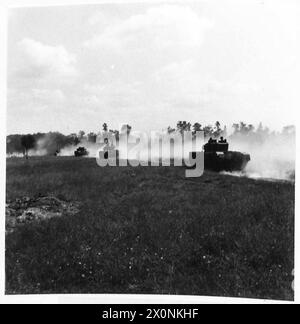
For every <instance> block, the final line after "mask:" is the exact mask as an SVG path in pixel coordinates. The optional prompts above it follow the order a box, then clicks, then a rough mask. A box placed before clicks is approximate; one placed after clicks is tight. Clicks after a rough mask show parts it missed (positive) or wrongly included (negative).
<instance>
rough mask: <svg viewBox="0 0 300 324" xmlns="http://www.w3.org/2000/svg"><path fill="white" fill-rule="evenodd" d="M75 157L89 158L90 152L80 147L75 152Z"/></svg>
mask: <svg viewBox="0 0 300 324" xmlns="http://www.w3.org/2000/svg"><path fill="white" fill-rule="evenodd" d="M74 155H75V156H76V157H80V156H87V155H89V152H88V151H87V149H86V148H85V147H83V146H81V147H78V149H77V150H76V151H75V152H74Z"/></svg>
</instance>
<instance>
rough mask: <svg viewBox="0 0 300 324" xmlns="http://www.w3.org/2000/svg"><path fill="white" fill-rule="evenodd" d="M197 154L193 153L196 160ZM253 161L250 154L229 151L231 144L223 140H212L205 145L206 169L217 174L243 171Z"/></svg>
mask: <svg viewBox="0 0 300 324" xmlns="http://www.w3.org/2000/svg"><path fill="white" fill-rule="evenodd" d="M196 154H197V152H192V157H193V159H195V157H196ZM250 160H251V158H250V155H249V154H245V153H241V152H234V151H229V143H228V142H227V141H226V140H225V139H223V138H221V139H220V140H219V141H217V140H213V139H210V140H209V142H208V143H206V144H205V145H204V169H205V170H211V171H216V172H221V171H228V172H234V171H243V170H244V169H245V168H246V166H247V164H248V162H249V161H250Z"/></svg>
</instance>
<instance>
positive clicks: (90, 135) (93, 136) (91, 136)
mask: <svg viewBox="0 0 300 324" xmlns="http://www.w3.org/2000/svg"><path fill="white" fill-rule="evenodd" d="M87 138H88V142H90V143H96V140H97V135H96V134H95V133H93V132H90V133H88V135H87Z"/></svg>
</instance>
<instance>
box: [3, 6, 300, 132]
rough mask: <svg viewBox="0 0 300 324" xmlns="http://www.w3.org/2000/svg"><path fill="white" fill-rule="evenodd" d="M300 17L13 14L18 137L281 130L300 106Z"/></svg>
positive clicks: (210, 12) (218, 10) (57, 10)
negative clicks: (218, 127)
mask: <svg viewBox="0 0 300 324" xmlns="http://www.w3.org/2000/svg"><path fill="white" fill-rule="evenodd" d="M299 17H300V2H299V1H292V0H291V1H289V0H282V1H279V0H278V1H277V0H273V1H263V0H259V1H258V0H253V1H250V0H249V1H245V2H241V1H239V2H232V1H225V0H222V1H217V2H216V1H211V2H209V1H194V2H188V1H186V2H185V3H184V4H183V3H182V2H178V3H176V2H167V3H164V2H161V3H159V2H155V3H152V4H150V3H141V2H139V3H127V4H126V3H125V2H124V3H122V4H120V3H119V4H112V3H110V4H109V3H108V4H101V5H100V4H99V5H82V6H58V7H34V8H29V7H28V8H24V7H23V8H15V9H10V11H9V19H8V52H7V53H8V66H7V69H8V83H7V84H8V89H7V133H8V134H15V133H33V132H48V131H59V132H62V133H64V134H69V133H73V132H78V131H79V130H84V131H86V132H90V131H93V132H97V131H99V130H100V129H101V125H102V124H103V123H104V122H106V123H108V125H109V127H110V128H114V129H117V128H119V125H121V124H124V123H128V124H130V125H132V126H133V128H134V129H135V130H138V131H141V130H147V131H150V130H161V129H164V128H166V127H168V126H175V125H176V123H177V121H178V120H187V121H190V122H192V123H194V122H199V123H201V124H203V125H207V124H214V123H215V121H220V122H221V124H222V125H224V124H225V125H227V126H228V127H231V125H232V124H233V123H235V122H239V121H244V122H246V123H251V124H254V125H258V124H259V123H260V122H263V124H265V125H267V126H269V127H270V128H271V129H276V130H280V129H281V128H282V127H283V126H285V125H291V124H295V119H296V112H297V109H298V108H299V107H300V96H299V91H298V88H299V84H300V62H299V61H300V42H299V37H298V36H299V35H300V34H299V32H300V21H299Z"/></svg>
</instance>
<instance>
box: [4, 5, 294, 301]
mask: <svg viewBox="0 0 300 324" xmlns="http://www.w3.org/2000/svg"><path fill="white" fill-rule="evenodd" d="M299 17H300V1H293V0H274V1H271V0H246V1H233V0H232V1H231V0H222V1H216V0H213V1H208V0H199V1H197V0H194V1H179V0H178V1H176V0H174V1H163V0H162V1H115V2H114V1H99V2H97V3H90V4H89V3H84V2H82V4H76V5H75V4H74V5H72V4H61V5H50V4H49V5H43V4H41V5H30V4H28V5H22V6H12V7H9V8H7V30H6V34H7V35H6V45H7V48H6V53H7V60H6V76H5V78H6V92H5V93H6V97H5V98H6V107H4V109H3V113H4V111H5V121H4V123H5V124H6V131H5V134H4V136H3V137H6V156H4V157H3V160H5V162H3V163H5V169H6V175H5V194H4V195H3V197H4V196H5V198H4V199H5V202H4V204H5V208H3V213H4V209H5V215H2V218H3V219H4V218H5V229H4V228H3V230H2V231H3V236H5V270H3V271H4V272H5V279H4V280H5V292H4V294H5V296H7V297H8V296H10V297H13V296H23V298H24V300H26V295H30V296H35V295H41V296H42V295H60V296H63V295H71V294H73V295H81V296H83V298H84V296H85V295H94V296H98V295H122V296H127V295H135V296H136V298H139V296H158V297H157V298H159V296H162V297H164V296H165V297H167V296H170V297H172V296H173V297H174V296H178V297H179V296H180V298H181V299H182V300H184V298H185V297H195V298H197V297H199V298H200V297H207V298H213V297H221V298H232V299H236V300H250V301H251V300H256V301H258V302H263V301H265V302H266V301H270V302H272V301H274V302H294V301H295V284H294V280H295V278H294V276H295V239H296V237H295V219H296V217H295V214H296V213H295V210H296V207H295V206H296V199H295V197H296V194H295V184H296V151H297V149H296V127H297V125H296V124H297V117H298V116H297V113H298V112H297V110H299V108H300V96H299V84H300V64H299V63H300V41H299V40H300V39H299V35H300V20H299ZM1 51H2V50H1ZM1 96H2V95H1ZM1 110H2V108H1ZM1 116H2V113H1ZM41 298H42V297H41Z"/></svg>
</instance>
